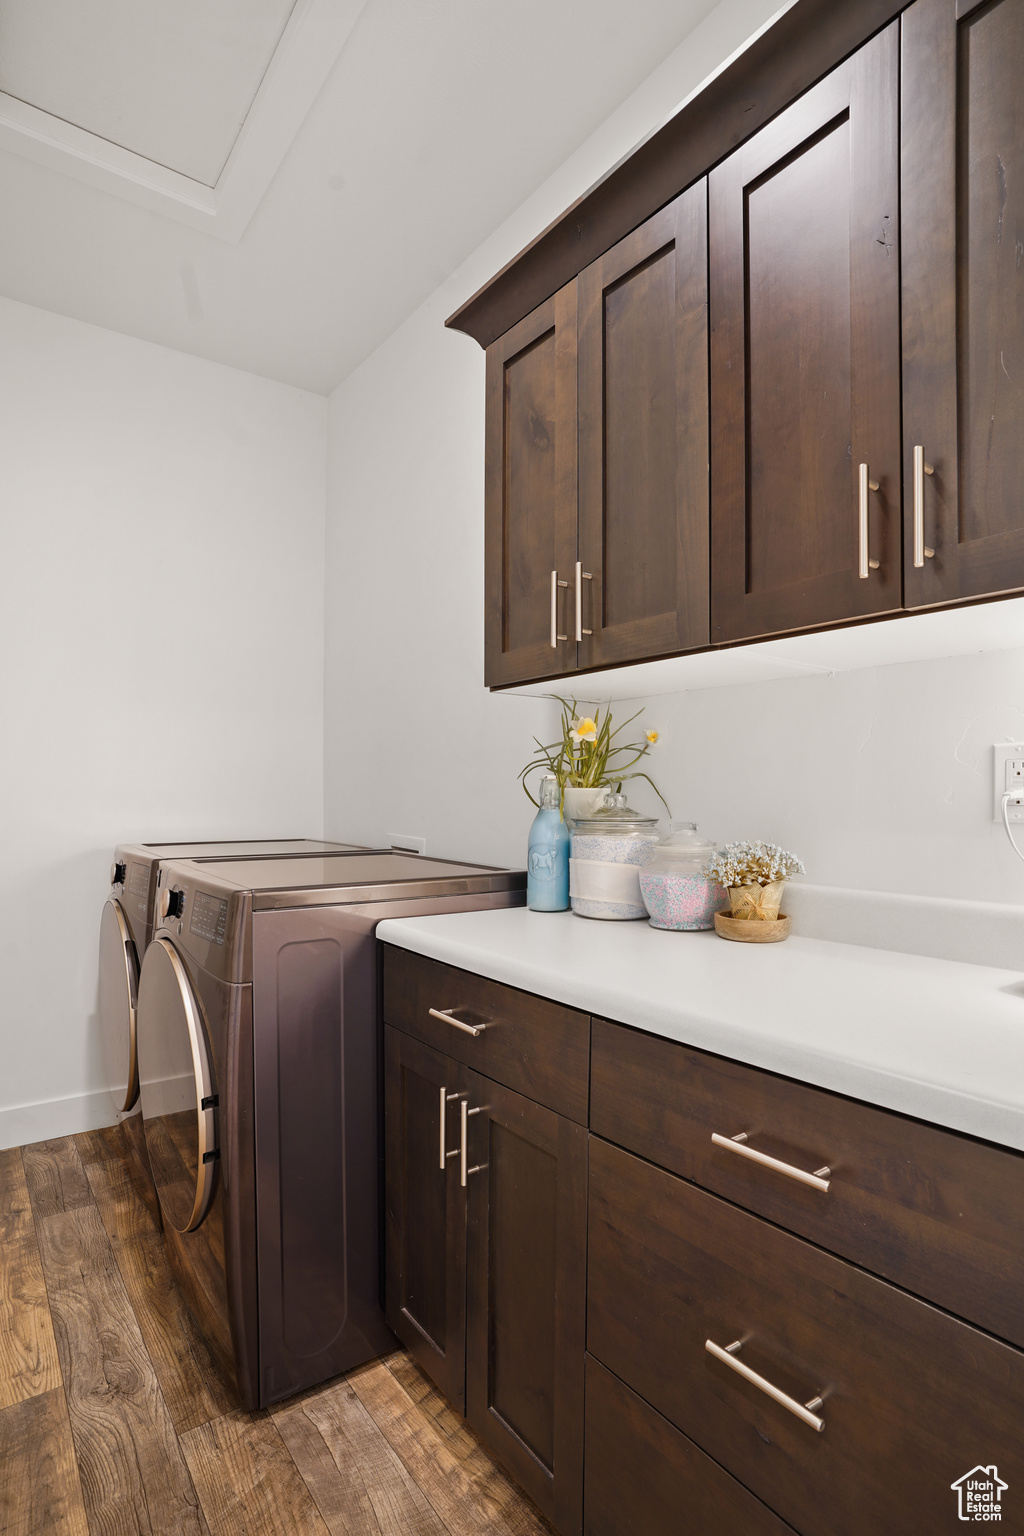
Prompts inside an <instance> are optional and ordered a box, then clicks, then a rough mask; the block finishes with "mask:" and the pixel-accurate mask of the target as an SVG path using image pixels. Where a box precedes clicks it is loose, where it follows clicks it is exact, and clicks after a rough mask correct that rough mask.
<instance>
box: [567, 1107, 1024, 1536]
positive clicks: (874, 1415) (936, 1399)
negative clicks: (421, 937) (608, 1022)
mask: <svg viewBox="0 0 1024 1536" xmlns="http://www.w3.org/2000/svg"><path fill="white" fill-rule="evenodd" d="M589 1234H590V1262H589V1269H588V1286H587V1301H588V1325H587V1347H588V1349H589V1350H590V1351H591V1353H592V1354H594V1355H595V1356H596V1357H597V1358H598V1359H599V1360H600V1361H601V1362H602V1364H604V1365H605V1366H606V1367H608V1368H610V1369H611V1370H612V1371H614V1373H615V1374H616V1375H617V1376H618V1377H620V1378H621V1379H622V1380H624V1381H625V1382H627V1383H628V1384H629V1386H630V1387H631V1388H633V1389H634V1390H635V1391H636V1392H637V1393H639V1394H640V1395H641V1396H642V1397H643V1398H644V1399H645V1400H646V1401H647V1402H648V1403H650V1404H651V1406H652V1407H653V1408H654V1409H656V1410H657V1411H658V1412H659V1413H661V1414H663V1415H664V1416H665V1418H667V1419H668V1420H669V1421H670V1423H671V1424H673V1425H675V1426H676V1428H677V1429H679V1430H681V1431H682V1432H683V1433H684V1434H685V1435H687V1436H689V1437H690V1438H691V1439H692V1440H694V1441H695V1442H696V1443H697V1444H698V1445H700V1447H701V1448H702V1449H703V1450H704V1451H706V1452H707V1454H708V1455H709V1456H710V1457H711V1458H713V1460H714V1461H715V1462H716V1463H717V1464H718V1466H719V1467H720V1468H724V1469H725V1471H726V1472H729V1473H731V1474H733V1475H734V1476H735V1477H736V1478H737V1479H741V1480H742V1482H743V1483H744V1484H745V1485H746V1487H747V1488H748V1489H750V1491H751V1493H753V1494H755V1495H756V1496H757V1497H758V1498H760V1499H762V1500H763V1501H764V1503H765V1504H767V1505H768V1506H769V1507H770V1508H772V1509H773V1510H774V1511H775V1512H776V1513H777V1514H778V1515H780V1516H781V1517H782V1518H783V1519H784V1520H786V1521H788V1522H789V1524H790V1525H792V1526H793V1527H794V1529H796V1530H797V1531H799V1532H801V1533H802V1536H866V1533H869V1532H874V1531H879V1532H881V1531H886V1532H888V1531H892V1532H897V1531H898V1532H904V1531H905V1532H913V1533H917V1532H920V1533H921V1536H925V1533H928V1536H931V1533H933V1532H940V1531H944V1530H947V1529H948V1530H953V1529H955V1528H956V1520H957V1500H956V1494H955V1492H954V1491H953V1490H952V1486H951V1485H952V1484H953V1483H954V1482H955V1481H956V1480H957V1479H958V1478H960V1477H961V1476H963V1475H964V1474H970V1473H971V1472H972V1471H973V1470H974V1469H976V1468H977V1467H978V1466H979V1465H981V1467H982V1468H984V1467H992V1466H995V1467H997V1469H998V1476H999V1477H1000V1478H1001V1479H1002V1481H1003V1482H1004V1483H1005V1484H1007V1485H1008V1486H1009V1487H1010V1488H1011V1489H1012V1488H1015V1487H1016V1488H1024V1442H1022V1437H1021V1425H1022V1424H1024V1354H1022V1353H1021V1352H1020V1351H1018V1350H1016V1349H1013V1348H1011V1347H1010V1346H1009V1345H1007V1344H1003V1343H1001V1342H1000V1341H999V1340H997V1339H994V1338H992V1337H991V1336H989V1335H987V1334H984V1333H981V1332H980V1331H979V1330H978V1329H976V1328H972V1327H970V1326H968V1324H966V1323H962V1322H960V1321H959V1320H958V1319H957V1318H954V1317H951V1316H949V1314H948V1313H944V1312H940V1311H939V1310H938V1308H936V1307H932V1306H929V1305H927V1304H926V1303H924V1302H922V1301H919V1300H918V1299H917V1298H916V1297H913V1296H909V1295H907V1293H906V1292H905V1291H901V1290H898V1289H897V1288H896V1287H895V1286H892V1285H889V1284H887V1283H886V1282H885V1281H882V1280H878V1279H876V1278H875V1277H874V1276H873V1275H869V1274H866V1273H865V1272H864V1271H863V1270H860V1269H857V1268H855V1267H854V1266H853V1265H852V1264H848V1263H846V1262H845V1261H844V1260H842V1259H838V1258H836V1257H834V1256H833V1255H832V1254H828V1253H824V1252H823V1251H822V1250H821V1249H820V1248H817V1247H814V1246H813V1245H812V1244H810V1243H806V1242H804V1241H803V1240H802V1239H801V1238H797V1237H794V1236H792V1235H791V1234H790V1233H788V1232H784V1231H781V1230H780V1229H779V1228H778V1227H775V1226H772V1225H771V1224H770V1223H768V1222H766V1221H763V1220H762V1219H761V1218H759V1217H757V1216H751V1215H749V1214H748V1213H747V1212H746V1211H742V1210H739V1209H737V1207H736V1206H734V1205H731V1204H729V1203H728V1202H726V1201H724V1200H720V1199H719V1198H718V1197H717V1196H715V1195H711V1194H708V1193H707V1192H706V1191H704V1190H702V1189H699V1188H698V1187H697V1186H696V1185H693V1184H689V1183H686V1182H685V1181H683V1180H681V1179H677V1178H675V1177H674V1176H673V1175H672V1174H669V1173H665V1172H663V1171H662V1170H661V1169H660V1168H655V1167H652V1166H651V1164H649V1163H645V1162H643V1161H641V1159H639V1158H637V1157H633V1156H631V1155H630V1154H629V1153H626V1152H623V1151H621V1150H620V1149H619V1148H618V1147H612V1146H609V1145H607V1144H606V1143H604V1142H602V1141H600V1140H598V1139H597V1138H596V1137H593V1138H592V1139H591V1147H590V1222H589ZM709 1341H710V1343H711V1344H713V1345H714V1346H716V1349H717V1353H715V1352H714V1351H712V1350H709V1348H708V1344H709ZM589 1507H590V1506H589V1505H588V1511H589ZM1013 1514H1014V1511H1013V1510H1012V1508H1011V1509H1009V1510H1008V1511H1007V1516H1008V1521H1009V1523H1010V1526H1011V1529H1013V1528H1016V1529H1020V1528H1021V1525H1020V1524H1016V1525H1015V1523H1014V1521H1013V1518H1012V1517H1013ZM1018 1517H1019V1512H1018ZM759 1528H760V1527H758V1529H759ZM720 1529H722V1527H720V1526H715V1525H708V1526H701V1525H694V1526H691V1527H690V1530H692V1532H693V1536H698V1533H701V1536H703V1532H705V1531H707V1532H708V1536H711V1533H712V1532H717V1531H718V1530H720ZM740 1529H745V1527H742V1526H741V1527H740ZM751 1529H754V1527H751ZM590 1530H591V1532H592V1533H594V1532H596V1531H599V1530H601V1526H600V1524H596V1525H591V1526H590Z"/></svg>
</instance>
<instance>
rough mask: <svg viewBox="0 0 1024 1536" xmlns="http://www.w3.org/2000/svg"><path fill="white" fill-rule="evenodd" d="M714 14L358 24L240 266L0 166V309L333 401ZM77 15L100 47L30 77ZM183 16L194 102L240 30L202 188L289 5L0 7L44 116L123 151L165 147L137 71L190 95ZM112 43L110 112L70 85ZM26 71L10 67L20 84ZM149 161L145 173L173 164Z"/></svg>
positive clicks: (508, 9)
mask: <svg viewBox="0 0 1024 1536" xmlns="http://www.w3.org/2000/svg"><path fill="white" fill-rule="evenodd" d="M337 4H338V0H331V5H332V6H337ZM711 8H712V0H632V3H631V4H630V5H628V6H624V5H623V4H622V3H621V0H516V3H515V4H509V3H508V0H367V3H366V4H365V6H363V7H362V9H361V11H359V7H358V6H352V7H351V10H352V16H353V17H356V16H357V17H358V19H356V20H355V24H354V26H352V30H351V32H350V33H349V34H348V36H347V41H345V43H344V47H343V49H342V51H341V54H340V57H338V59H337V62H336V63H335V64H334V67H333V69H332V70H331V72H330V74H329V76H328V77H327V80H326V83H325V84H324V86H323V88H322V89H321V90H320V91H319V94H318V95H317V97H316V99H315V101H314V102H313V105H312V108H311V109H310V110H309V112H308V115H307V116H306V117H305V120H304V121H303V122H302V124H301V126H300V127H299V129H298V132H297V133H296V134H295V137H294V141H293V142H292V143H291V147H290V148H289V149H288V151H287V153H286V154H285V155H284V158H283V160H282V161H281V163H280V165H279V168H278V169H277V170H276V174H274V175H273V178H272V180H271V181H270V185H269V188H268V189H267V191H266V193H265V195H264V196H263V197H262V201H260V202H259V206H258V207H257V208H256V211H255V214H254V215H253V217H252V219H251V221H250V222H249V223H248V225H247V227H246V228H245V229H244V233H243V234H242V235H241V238H240V239H239V240H238V241H237V243H234V244H232V243H229V242H228V241H227V240H225V239H223V238H217V237H216V236H214V235H213V234H210V233H206V232H205V230H202V229H196V228H191V227H185V226H182V224H181V223H179V222H176V221H175V220H173V219H171V218H168V217H166V216H164V215H162V214H160V213H157V212H154V211H153V210H152V208H147V207H139V206H135V205H134V204H133V203H131V202H129V201H126V200H125V199H124V197H121V196H117V195H113V194H112V193H111V192H109V191H107V190H103V189H102V188H101V187H98V186H94V185H89V184H84V183H83V182H82V181H81V180H79V179H77V178H76V177H74V176H70V175H66V174H62V173H61V172H60V171H57V170H55V169H53V167H52V165H41V164H38V163H35V162H33V161H32V160H30V159H27V158H25V157H24V156H23V155H22V154H18V153H13V152H11V151H10V150H9V149H2V148H0V210H2V212H0V293H2V294H3V295H5V296H6V297H8V298H13V299H18V300H21V301H23V302H25V303H29V304H35V305H38V306H40V307H41V308H44V309H50V310H54V311H56V312H58V313H60V314H65V315H70V316H73V317H75V318H77V319H81V320H87V321H90V322H92V323H93V324H96V325H102V326H106V327H108V328H109V329H111V330H115V331H122V332H126V333H128V334H130V335H134V336H139V337H142V338H144V339H147V340H151V341H155V342H159V343H161V344H163V345H166V346H170V347H175V348H178V349H179V350H181V351H184V352H191V353H195V354H197V355H199V356H202V357H207V358H211V359H213V360H215V361H219V362H223V363H228V364H230V365H232V366H235V367H239V368H245V369H248V370H250V371H251V372H254V373H259V374H264V375H267V376H268V377H271V378H276V379H282V380H284V381H286V382H289V383H293V384H297V385H300V386H302V387H304V388H308V389H312V390H317V391H319V392H321V393H328V392H329V391H330V390H331V389H332V388H333V387H334V385H335V384H337V383H338V382H339V380H340V379H342V378H343V377H344V376H345V375H346V374H347V373H348V372H350V371H351V369H352V368H353V367H355V366H356V365H357V364H358V363H359V362H360V361H361V360H362V358H364V357H365V356H366V355H367V354H368V353H369V352H370V351H372V350H373V348H374V347H375V346H377V345H378V344H379V343H380V342H381V341H382V340H383V339H384V338H385V337H386V336H387V335H389V334H390V332H391V331H392V330H393V329H394V328H395V327H396V326H397V325H399V324H400V323H401V321H402V320H403V319H404V318H405V317H406V316H407V315H408V314H410V313H411V312H412V310H413V309H414V308H415V307H416V306H417V305H418V304H419V303H421V302H422V300H423V299H424V298H425V297H426V296H427V295H428V294H429V293H430V292H432V291H433V289H434V288H435V287H437V286H438V284H439V283H440V282H442V281H443V280H444V278H445V277H447V276H448V275H449V274H450V273H451V272H452V271H453V270H454V269H455V268H456V267H457V266H458V265H459V264H460V263H461V262H462V261H463V260H464V259H465V257H466V256H467V255H469V254H470V252H472V251H473V250H474V249H475V248H476V246H478V245H479V244H480V243H481V242H482V241H483V240H484V239H485V238H486V237H487V235H488V234H490V233H491V231H492V230H494V229H495V228H496V227H497V226H498V225H499V224H500V223H501V222H502V220H503V219H504V218H506V217H507V216H508V215H509V214H510V213H511V212H512V211H513V210H514V209H515V208H516V207H517V206H518V205H519V204H520V203H521V202H522V201H523V200H524V199H525V198H526V197H527V196H528V195H529V194H530V193H531V192H532V191H533V190H534V189H535V188H536V187H537V186H538V185H539V184H540V183H541V182H542V181H543V180H544V179H545V178H546V177H547V176H548V175H550V174H551V172H552V171H554V170H555V169H556V168H557V167H558V166H559V165H560V164H561V163H562V161H564V160H565V159H566V158H567V157H568V156H569V155H570V154H571V153H572V151H573V150H574V149H575V148H577V147H578V145H579V144H581V143H582V142H583V140H584V139H586V138H587V137H588V136H589V134H590V133H592V132H593V131H594V129H596V128H597V127H598V126H599V125H600V123H601V122H603V120H604V119H605V118H606V117H608V116H609V115H610V113H611V112H612V111H613V110H614V109H615V107H617V106H618V105H619V103H620V102H621V101H623V100H624V99H625V97H626V96H628V95H629V94H630V92H631V91H633V90H634V89H635V88H636V86H637V85H639V84H640V83H641V81H643V80H644V79H646V77H647V76H648V75H649V74H650V73H651V72H652V71H653V70H654V69H655V68H656V66H657V65H658V64H659V63H660V62H661V61H662V59H664V57H665V56H666V55H667V54H668V53H670V52H671V51H672V49H674V48H675V47H676V46H677V45H678V44H679V43H680V42H681V41H682V39H683V38H684V37H686V36H687V35H688V33H689V32H690V31H692V29H693V28H694V27H695V26H696V25H697V23H698V22H699V21H700V20H701V19H702V18H703V17H704V16H705V15H706V14H707V13H708V12H709V11H710V10H711ZM328 9H330V7H328ZM86 10H87V13H88V16H89V17H91V18H93V20H94V23H95V25H94V26H93V28H92V31H91V32H90V27H89V25H88V24H87V23H85V22H83V23H81V29H80V33H81V38H84V39H86V41H85V42H82V47H81V49H80V50H79V51H78V52H77V54H76V51H75V48H74V47H72V48H70V49H69V48H68V47H67V46H66V44H65V42H64V41H63V40H62V41H61V44H60V47H55V48H54V50H53V60H52V63H47V64H45V65H43V64H41V63H40V62H39V53H40V50H39V46H38V45H39V40H40V38H42V41H43V44H44V48H43V52H44V54H45V55H46V56H47V57H48V56H49V47H48V45H46V37H47V35H49V36H50V37H51V39H52V38H53V36H54V35H56V33H59V32H60V29H61V27H62V26H63V25H64V24H65V23H66V21H67V19H68V18H70V17H74V16H81V15H82V14H83V13H85V12H86ZM176 10H179V11H180V15H179V18H178V21H177V22H175V23H174V25H175V26H178V25H179V23H180V25H181V26H184V25H185V24H186V23H188V22H189V21H191V24H199V25H200V26H201V29H202V31H201V35H202V32H203V31H205V32H207V33H208V35H207V38H206V41H207V44H208V52H209V56H208V57H207V58H205V59H204V60H203V63H202V68H201V69H200V70H198V73H197V75H196V77H195V78H196V80H197V81H198V82H199V84H197V85H196V86H195V90H196V93H197V95H198V94H202V92H201V91H200V85H202V89H203V90H207V88H208V84H209V81H210V79H212V78H215V77H216V76H217V73H218V71H221V74H222V78H223V69H224V65H225V47H226V45H225V42H224V38H225V37H226V36H227V35H228V34H229V33H231V32H232V29H233V28H235V27H236V26H237V25H239V18H240V17H241V16H242V15H243V13H244V14H245V16H247V17H250V18H252V31H251V34H249V35H248V36H247V40H246V43H245V47H244V50H242V49H241V47H240V45H239V51H240V52H242V51H244V54H245V58H244V59H239V60H238V61H237V62H238V65H239V67H238V70H237V71H236V72H235V74H234V75H233V77H232V78H233V80H234V85H233V86H232V90H233V92H234V94H233V95H231V96H230V110H228V107H229V103H228V99H227V96H226V97H225V100H224V102H221V103H217V104H216V105H217V106H218V110H219V109H220V108H221V107H223V108H224V111H223V112H222V113H221V116H220V119H219V126H218V125H217V123H216V122H215V121H214V119H215V118H216V115H217V114H216V113H214V114H213V116H212V117H209V118H208V119H207V120H206V124H207V126H205V127H204V128H203V130H202V132H201V133H200V132H198V126H197V138H196V142H195V143H193V144H192V145H191V147H190V148H189V150H188V153H189V154H190V155H195V156H198V157H199V158H198V159H195V160H190V161H189V162H188V163H189V164H190V165H192V168H193V172H195V170H196V167H197V165H198V164H199V160H202V175H203V176H205V177H209V176H210V175H211V174H213V170H214V169H215V168H216V163H217V160H218V157H220V156H221V155H222V153H223V151H224V146H225V143H226V137H227V134H229V133H230V131H231V130H230V123H231V121H232V117H237V116H238V112H239V110H240V109H239V106H238V103H239V102H240V101H242V100H244V97H245V94H246V92H247V91H248V89H249V87H250V86H251V85H252V83H253V80H254V77H255V75H256V73H257V70H258V60H259V58H261V57H262V56H263V54H264V53H265V52H266V48H267V46H268V42H269V40H270V39H271V37H272V34H273V30H274V27H275V26H276V25H277V24H278V23H280V22H281V20H282V17H285V16H286V13H287V12H288V11H290V10H291V6H290V5H288V4H287V3H286V0H277V3H276V4H275V3H274V0H202V3H200V0H188V3H187V5H186V4H185V3H184V0H175V4H174V5H172V6H166V5H156V4H155V0H148V3H147V4H146V5H145V6H143V5H142V4H141V3H140V0H89V3H88V7H87V8H86V5H85V0H0V47H2V45H3V41H4V39H5V38H6V37H10V36H24V35H25V34H26V33H32V34H33V35H34V37H35V47H36V63H35V65H33V66H32V70H33V73H32V80H33V83H32V85H31V90H32V92H33V94H34V96H35V98H36V99H38V100H39V101H42V100H50V101H52V102H54V103H57V104H58V105H59V104H60V103H61V102H66V101H67V100H69V99H70V96H71V93H72V92H73V91H77V92H78V98H77V99H78V100H79V101H80V102H81V103H84V105H83V106H81V107H80V109H76V110H80V112H81V115H82V116H83V117H84V116H85V115H86V107H88V110H89V111H91V112H93V113H94V116H93V118H92V121H93V123H94V124H95V123H99V122H101V121H102V122H103V123H105V124H106V131H108V132H121V129H120V128H118V127H117V123H118V121H122V122H123V123H124V125H125V131H124V133H123V134H122V136H123V137H125V138H128V137H129V131H128V130H129V128H130V131H131V134H133V135H136V136H137V135H138V134H139V133H141V131H142V128H143V126H144V125H147V124H148V127H147V130H146V131H148V132H150V133H151V134H154V133H159V132H160V131H162V129H161V124H160V123H159V122H158V121H156V119H158V118H159V117H160V116H161V113H159V112H149V111H148V110H146V102H145V101H144V94H145V93H144V92H142V91H141V88H140V84H139V71H140V69H142V68H143V67H144V66H145V67H151V70H152V73H153V74H154V75H155V76H156V77H158V78H160V79H161V80H162V81H163V88H165V90H166V88H167V82H168V81H169V80H170V81H172V82H173V79H174V78H178V79H179V80H180V79H181V75H182V72H183V70H186V69H187V66H188V59H187V57H186V56H185V54H184V53H183V51H182V45H181V36H182V34H181V32H180V31H178V32H176V33H175V36H176V37H177V40H178V41H177V44H176V46H177V49H178V51H177V54H176V56H175V58H174V59H173V60H171V61H170V64H173V68H171V67H170V65H167V61H164V62H159V61H154V60H152V59H149V60H148V61H147V57H146V56H147V54H148V53H150V52H152V51H154V50H159V48H160V46H161V44H160V43H159V42H158V41H155V39H156V38H157V36H158V34H157V33H156V32H155V31H154V28H155V26H156V21H155V20H154V18H155V17H157V16H159V15H162V14H163V13H164V12H165V11H166V12H168V13H173V12H175V11H176ZM29 13H38V17H37V19H36V20H32V19H31V15H30V14H29ZM27 16H28V17H29V19H28V20H26V17H27ZM214 16H218V17H220V18H221V20H222V21H223V27H222V26H221V21H216V20H214V19H213V18H214ZM204 18H208V19H209V23H208V25H207V21H206V20H204ZM275 18H276V20H275ZM9 25H11V26H13V27H14V32H13V33H11V32H9V31H8V30H7V28H8V26H9ZM167 25H168V26H170V23H167ZM76 27H79V23H78V22H76ZM19 28H22V31H21V32H19V30H18V29H19ZM104 28H105V29H106V30H105V31H104ZM172 30H173V28H172ZM75 35H76V36H78V35H79V33H78V32H76V34H75ZM104 37H105V38H106V39H107V46H108V50H109V58H110V59H112V60H114V61H115V62H116V68H113V67H111V64H110V62H109V60H108V61H107V62H105V63H104V70H105V81H106V84H105V85H104V87H103V89H102V90H101V89H99V87H98V85H95V83H93V82H90V81H88V80H86V79H84V78H83V79H76V76H77V75H79V74H81V75H82V76H83V77H84V76H86V75H88V73H89V68H90V66H89V61H88V57H87V56H86V52H85V49H86V44H87V47H88V49H89V50H91V54H90V55H89V57H91V58H92V59H93V61H95V58H96V56H97V53H98V52H100V51H102V50H101V47H100V42H101V39H102V38H104ZM76 47H77V45H76ZM231 51H232V50H231V49H230V48H229V49H227V52H229V53H230V52H231ZM15 52H16V53H17V50H15ZM69 59H70V65H69V63H68V60H69ZM158 62H159V67H157V65H158ZM228 62H231V69H232V70H233V69H234V62H232V61H228ZM165 65H166V66H167V67H165ZM243 66H244V67H243ZM23 67H24V69H25V70H26V72H27V69H28V66H27V65H25V66H23V65H22V64H21V63H19V62H18V59H17V57H16V58H15V60H14V62H13V64H12V65H11V68H12V69H14V71H15V73H16V72H17V70H19V69H22V68H23ZM6 69H7V65H6V64H5V63H4V62H3V61H2V60H0V83H2V81H3V80H5V79H11V78H12V77H11V76H9V75H8V74H6V73H5V71H6ZM229 73H230V71H229ZM243 78H244V80H246V81H247V82H248V84H245V85H243V84H241V83H240V82H241V81H242V80H243ZM28 88H29V87H27V86H24V85H23V86H22V89H28ZM7 89H8V90H9V89H10V86H8V87H7ZM189 89H190V91H191V89H192V88H191V87H190V88H189ZM47 93H52V94H49V95H48V94H47ZM171 94H172V95H173V91H172V92H171ZM229 94H230V93H229ZM190 100H191V96H190ZM63 110H68V108H66V107H65V108H63ZM103 114H105V115H103ZM169 115H170V116H171V117H173V116H175V114H174V113H170V114H169ZM177 118H178V130H180V127H181V114H180V112H178V113H177ZM111 124H113V125H114V126H113V127H111ZM225 124H228V128H227V129H225ZM218 134H220V135H221V136H220V137H219V138H218ZM137 141H138V140H137ZM147 142H148V144H149V152H150V153H153V154H156V153H161V154H166V153H168V151H166V150H163V149H159V150H158V149H157V148H156V147H155V145H156V140H155V139H152V138H151V139H150V140H148V141H147ZM175 153H177V151H175ZM204 156H205V157H206V158H205V159H203V157H204ZM271 163H272V162H271V161H269V160H268V167H269V166H270V164H271Z"/></svg>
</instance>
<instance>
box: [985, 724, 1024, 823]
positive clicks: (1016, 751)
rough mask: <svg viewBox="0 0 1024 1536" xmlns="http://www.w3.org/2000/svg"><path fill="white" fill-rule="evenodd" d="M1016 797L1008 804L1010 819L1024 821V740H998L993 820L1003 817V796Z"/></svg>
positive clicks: (994, 767)
mask: <svg viewBox="0 0 1024 1536" xmlns="http://www.w3.org/2000/svg"><path fill="white" fill-rule="evenodd" d="M1007 790H1012V791H1013V792H1014V797H1013V799H1012V800H1011V801H1010V803H1009V805H1008V806H1007V811H1008V814H1009V818H1010V821H1021V822H1024V741H997V742H996V744H995V747H994V748H993V753H992V820H993V821H1002V819H1003V796H1004V795H1005V794H1006V792H1007Z"/></svg>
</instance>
